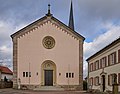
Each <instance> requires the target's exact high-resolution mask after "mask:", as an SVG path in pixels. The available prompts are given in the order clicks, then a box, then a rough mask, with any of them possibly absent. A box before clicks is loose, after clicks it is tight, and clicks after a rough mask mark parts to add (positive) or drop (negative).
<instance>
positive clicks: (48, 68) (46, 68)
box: [41, 60, 56, 86]
mask: <svg viewBox="0 0 120 94" xmlns="http://www.w3.org/2000/svg"><path fill="white" fill-rule="evenodd" d="M41 69H42V70H41V72H42V73H41V80H42V81H41V82H42V83H41V84H42V85H43V86H53V85H55V84H56V65H55V63H54V62H53V61H51V60H46V61H44V62H43V63H42V65H41Z"/></svg>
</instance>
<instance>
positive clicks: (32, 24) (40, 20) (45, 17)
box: [11, 15, 85, 40]
mask: <svg viewBox="0 0 120 94" xmlns="http://www.w3.org/2000/svg"><path fill="white" fill-rule="evenodd" d="M46 19H51V20H53V21H55V22H57V23H58V24H59V25H62V26H63V27H64V28H66V29H67V30H69V31H70V32H71V33H72V34H74V35H75V36H77V37H79V38H82V39H83V40H85V38H84V37H83V36H82V35H80V34H79V33H77V32H76V31H73V30H72V29H71V28H70V27H69V26H67V25H65V24H64V23H62V22H61V21H59V20H58V19H57V18H55V17H53V16H52V15H46V16H44V17H42V18H40V19H38V20H36V21H35V22H33V23H31V24H29V25H27V26H26V27H24V28H22V29H21V30H19V31H17V32H15V33H14V34H12V35H11V37H12V38H14V37H15V36H17V35H19V34H20V33H21V32H24V31H25V30H27V29H29V28H30V27H31V26H35V25H36V24H38V23H39V22H42V21H44V20H46Z"/></svg>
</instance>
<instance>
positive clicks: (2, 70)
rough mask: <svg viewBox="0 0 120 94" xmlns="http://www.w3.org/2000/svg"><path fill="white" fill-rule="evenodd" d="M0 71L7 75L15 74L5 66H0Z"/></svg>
mask: <svg viewBox="0 0 120 94" xmlns="http://www.w3.org/2000/svg"><path fill="white" fill-rule="evenodd" d="M0 71H1V72H2V73H5V74H13V72H12V71H11V70H10V69H9V68H8V67H5V66H0Z"/></svg>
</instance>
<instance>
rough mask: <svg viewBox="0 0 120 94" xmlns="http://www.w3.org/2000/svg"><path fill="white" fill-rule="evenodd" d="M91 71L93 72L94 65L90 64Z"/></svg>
mask: <svg viewBox="0 0 120 94" xmlns="http://www.w3.org/2000/svg"><path fill="white" fill-rule="evenodd" d="M90 71H93V63H92V64H90Z"/></svg>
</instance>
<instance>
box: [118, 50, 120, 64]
mask: <svg viewBox="0 0 120 94" xmlns="http://www.w3.org/2000/svg"><path fill="white" fill-rule="evenodd" d="M118 63H120V49H119V50H118Z"/></svg>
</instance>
